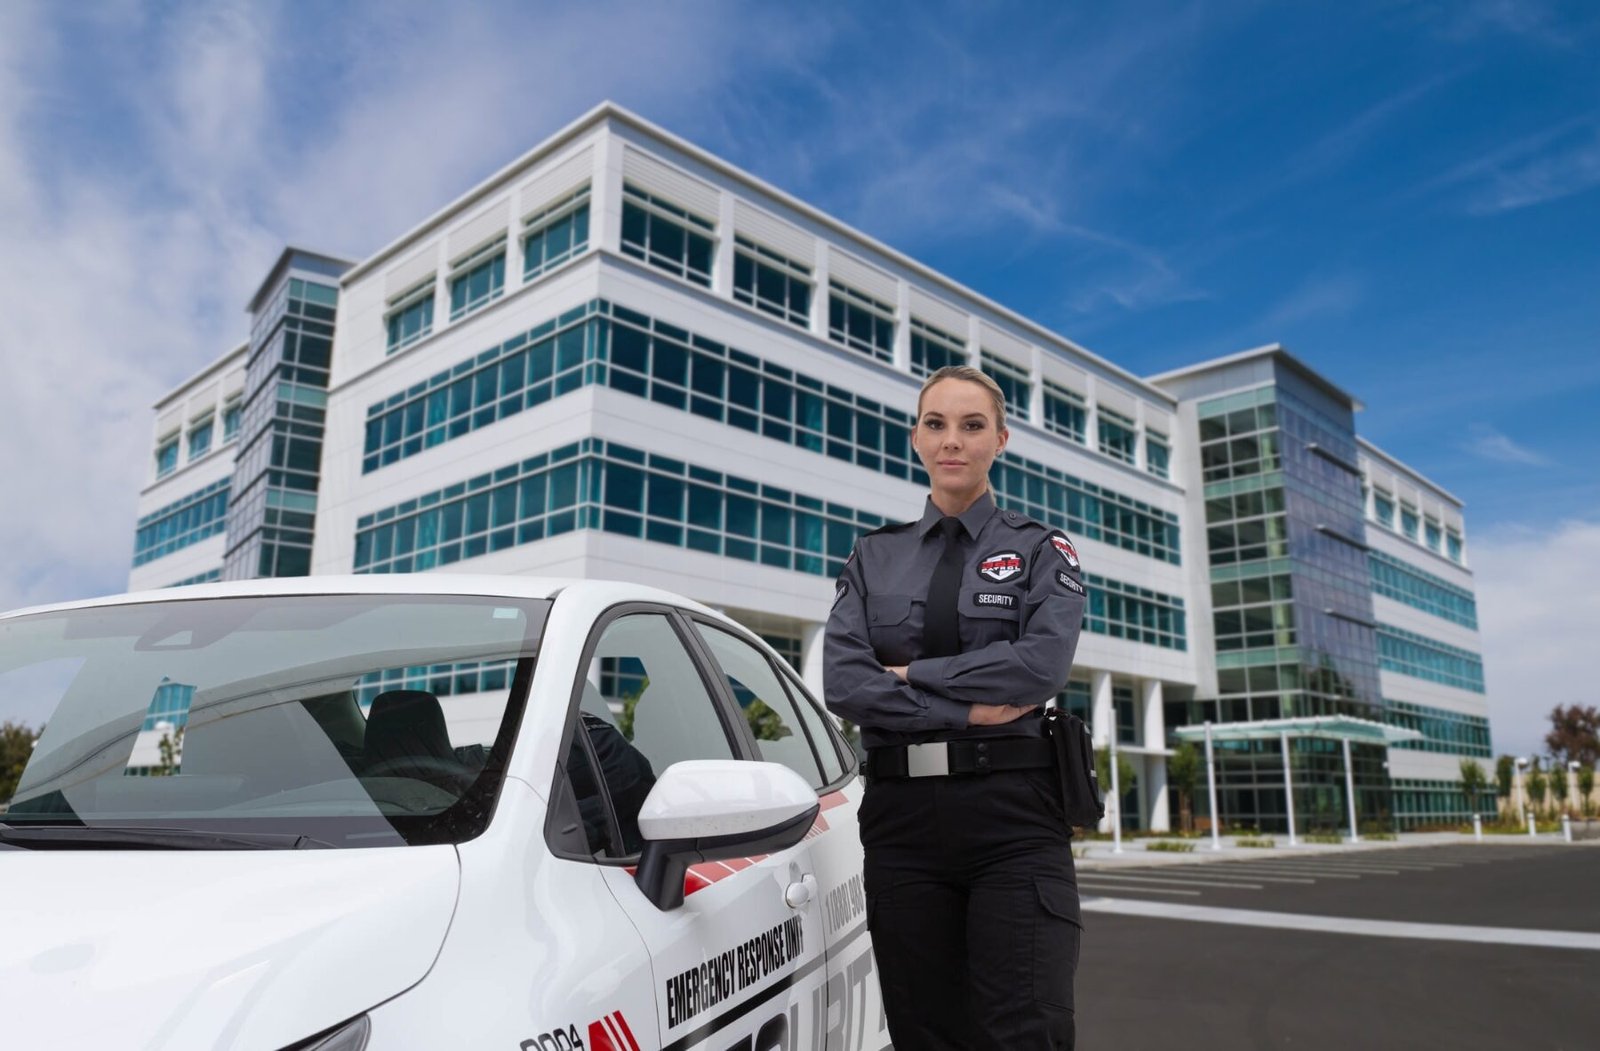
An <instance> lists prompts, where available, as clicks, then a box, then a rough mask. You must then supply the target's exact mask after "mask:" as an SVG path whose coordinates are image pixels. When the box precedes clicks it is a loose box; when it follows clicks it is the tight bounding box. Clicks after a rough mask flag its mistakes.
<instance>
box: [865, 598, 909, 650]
mask: <svg viewBox="0 0 1600 1051" xmlns="http://www.w3.org/2000/svg"><path fill="white" fill-rule="evenodd" d="M921 637H922V627H921V623H920V618H918V617H915V616H913V615H912V604H911V596H910V595H868V596H867V638H868V639H869V640H871V642H872V649H873V652H874V653H876V654H877V657H878V660H880V661H882V662H883V663H884V664H885V665H890V664H910V663H911V660H912V656H913V649H914V645H915V643H916V642H917V640H918V639H920V638H921Z"/></svg>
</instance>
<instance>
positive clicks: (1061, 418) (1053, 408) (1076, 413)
mask: <svg viewBox="0 0 1600 1051" xmlns="http://www.w3.org/2000/svg"><path fill="white" fill-rule="evenodd" d="M1087 419H1088V412H1087V411H1086V410H1085V409H1084V406H1083V399H1082V398H1080V397H1078V396H1077V395H1076V394H1074V393H1072V392H1071V391H1069V390H1067V389H1066V388H1065V387H1058V386H1056V385H1055V384H1054V383H1051V382H1050V381H1049V380H1046V381H1045V384H1044V428H1045V430H1047V431H1050V432H1052V433H1054V434H1059V435H1061V436H1063V437H1066V438H1071V439H1072V440H1073V441H1075V442H1078V443H1080V444H1082V442H1083V440H1084V425H1085V421H1086V420H1087Z"/></svg>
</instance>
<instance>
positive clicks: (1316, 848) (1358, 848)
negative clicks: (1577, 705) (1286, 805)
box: [1072, 832, 1600, 870]
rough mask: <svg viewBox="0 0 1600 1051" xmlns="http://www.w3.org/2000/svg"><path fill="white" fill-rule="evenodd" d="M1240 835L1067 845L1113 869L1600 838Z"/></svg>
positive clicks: (1594, 843)
mask: <svg viewBox="0 0 1600 1051" xmlns="http://www.w3.org/2000/svg"><path fill="white" fill-rule="evenodd" d="M1240 838H1245V837H1240V836H1231V835H1226V836H1223V837H1222V849H1221V850H1213V849H1212V848H1211V838H1210V837H1209V836H1205V837H1202V838H1200V839H1184V840H1177V839H1176V837H1173V838H1171V839H1153V838H1152V839H1146V838H1140V839H1124V840H1123V841H1122V853H1121V854H1114V853H1112V849H1113V844H1112V842H1111V840H1109V839H1105V840H1099V839H1094V840H1080V841H1075V842H1074V843H1073V845H1072V851H1073V854H1074V855H1076V856H1077V865H1078V868H1080V869H1090V870H1092V869H1115V868H1146V867H1150V866H1155V865H1203V864H1206V863H1207V862H1214V861H1243V860H1257V861H1259V860H1265V859H1267V858H1274V859H1281V858H1311V857H1322V856H1326V855H1330V854H1355V853H1362V852H1367V851H1381V850H1397V849H1404V848H1406V847H1442V846H1463V845H1464V846H1481V847H1482V848H1483V849H1485V850H1490V849H1493V848H1494V847H1497V846H1511V847H1529V846H1540V847H1544V846H1549V847H1568V848H1572V847H1600V840H1574V841H1573V842H1572V843H1567V842H1566V841H1565V840H1564V839H1562V836H1561V833H1559V832H1555V833H1543V834H1540V835H1538V836H1528V835H1526V834H1512V835H1489V834H1486V835H1484V837H1483V842H1482V843H1481V844H1480V843H1478V842H1477V841H1476V840H1475V839H1474V838H1473V835H1472V833H1470V832H1405V833H1401V834H1400V836H1399V838H1398V839H1378V840H1369V839H1363V840H1361V841H1360V842H1359V843H1350V842H1348V841H1347V842H1344V843H1305V842H1302V843H1300V844H1298V845H1297V846H1293V847H1291V846H1289V837H1288V835H1287V834H1283V833H1274V834H1271V835H1263V836H1252V837H1248V838H1252V839H1270V840H1272V841H1273V843H1274V844H1275V845H1274V846H1272V847H1241V846H1237V845H1236V843H1235V841H1236V840H1238V839H1240ZM1174 841H1177V842H1183V843H1193V844H1194V851H1193V852H1192V853H1188V854H1180V853H1171V852H1166V851H1158V850H1146V849H1145V846H1146V844H1149V843H1161V842H1167V843H1170V842H1174Z"/></svg>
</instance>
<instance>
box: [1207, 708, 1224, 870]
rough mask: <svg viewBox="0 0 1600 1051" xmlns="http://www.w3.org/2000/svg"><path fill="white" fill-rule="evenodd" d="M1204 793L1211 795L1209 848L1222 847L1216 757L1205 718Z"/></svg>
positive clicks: (1209, 728) (1208, 725)
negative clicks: (1218, 811)
mask: <svg viewBox="0 0 1600 1051" xmlns="http://www.w3.org/2000/svg"><path fill="white" fill-rule="evenodd" d="M1206 793H1207V794H1208V795H1209V796H1210V797H1211V849H1212V850H1221V849H1222V828H1221V823H1220V820H1219V817H1218V814H1217V758H1216V753H1215V752H1214V751H1213V750H1212V747H1211V720H1210V719H1207V720H1206Z"/></svg>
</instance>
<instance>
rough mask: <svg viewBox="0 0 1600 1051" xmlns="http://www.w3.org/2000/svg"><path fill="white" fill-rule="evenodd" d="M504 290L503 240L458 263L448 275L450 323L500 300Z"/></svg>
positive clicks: (504, 258) (502, 238) (504, 247)
mask: <svg viewBox="0 0 1600 1051" xmlns="http://www.w3.org/2000/svg"><path fill="white" fill-rule="evenodd" d="M505 290H506V243H505V238H504V237H501V238H500V240H498V241H496V242H494V243H493V244H490V245H486V246H484V247H483V248H480V249H478V250H477V251H476V252H473V253H472V254H471V255H469V256H467V257H465V258H463V259H459V260H457V261H456V262H455V264H454V265H453V266H452V267H451V271H450V320H451V321H454V320H456V319H457V318H459V317H464V316H466V315H467V314H470V313H472V312H473V311H474V310H477V309H478V308H480V307H484V306H487V305H488V304H489V303H491V302H493V301H494V300H496V299H499V298H500V294H501V293H502V292H504V291H505Z"/></svg>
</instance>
